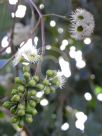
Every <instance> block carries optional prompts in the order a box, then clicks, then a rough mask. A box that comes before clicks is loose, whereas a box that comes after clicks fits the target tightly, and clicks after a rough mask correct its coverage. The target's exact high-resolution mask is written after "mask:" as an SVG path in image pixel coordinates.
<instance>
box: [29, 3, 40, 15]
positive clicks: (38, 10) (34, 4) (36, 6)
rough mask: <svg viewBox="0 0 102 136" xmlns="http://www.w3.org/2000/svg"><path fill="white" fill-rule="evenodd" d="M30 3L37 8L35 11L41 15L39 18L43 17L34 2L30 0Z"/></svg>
mask: <svg viewBox="0 0 102 136" xmlns="http://www.w3.org/2000/svg"><path fill="white" fill-rule="evenodd" d="M29 1H30V3H31V4H32V6H33V7H34V8H35V10H36V11H37V13H38V14H39V16H40V17H42V13H41V12H40V10H39V9H38V7H37V6H36V4H35V3H34V2H33V1H32V0H29Z"/></svg>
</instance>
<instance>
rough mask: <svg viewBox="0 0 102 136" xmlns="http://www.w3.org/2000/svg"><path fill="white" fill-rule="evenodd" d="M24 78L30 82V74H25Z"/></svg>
mask: <svg viewBox="0 0 102 136" xmlns="http://www.w3.org/2000/svg"><path fill="white" fill-rule="evenodd" d="M24 78H25V79H26V80H27V81H28V80H29V79H30V73H28V72H25V73H24Z"/></svg>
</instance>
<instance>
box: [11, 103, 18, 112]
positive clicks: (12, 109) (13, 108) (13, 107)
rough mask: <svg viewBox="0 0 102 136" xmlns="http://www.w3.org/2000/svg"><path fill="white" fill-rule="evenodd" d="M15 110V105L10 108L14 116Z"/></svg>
mask: <svg viewBox="0 0 102 136" xmlns="http://www.w3.org/2000/svg"><path fill="white" fill-rule="evenodd" d="M16 110H17V107H16V105H14V106H12V107H11V108H10V111H11V113H12V114H16Z"/></svg>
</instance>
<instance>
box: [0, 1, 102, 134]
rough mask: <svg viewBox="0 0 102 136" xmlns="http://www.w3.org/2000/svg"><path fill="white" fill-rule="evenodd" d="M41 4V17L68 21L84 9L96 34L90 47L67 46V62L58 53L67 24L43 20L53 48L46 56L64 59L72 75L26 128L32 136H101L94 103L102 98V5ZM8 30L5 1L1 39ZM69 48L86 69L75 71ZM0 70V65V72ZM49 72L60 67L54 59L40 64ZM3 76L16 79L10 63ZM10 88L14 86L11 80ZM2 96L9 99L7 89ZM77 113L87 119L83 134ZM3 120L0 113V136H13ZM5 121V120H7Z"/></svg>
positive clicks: (101, 118) (101, 112)
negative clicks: (78, 53) (66, 125)
mask: <svg viewBox="0 0 102 136" xmlns="http://www.w3.org/2000/svg"><path fill="white" fill-rule="evenodd" d="M23 1H24V0H23ZM41 3H43V4H44V5H45V8H44V9H43V10H41V12H42V13H44V14H46V13H56V14H61V15H63V16H67V17H69V15H70V13H71V11H72V10H73V9H76V8H78V7H81V8H86V9H87V10H89V11H90V12H92V13H93V15H94V17H95V23H96V27H95V33H94V34H93V36H92V37H91V39H92V43H91V45H84V44H83V42H76V41H73V42H69V45H68V46H67V48H66V50H65V51H64V52H65V53H66V54H67V55H68V56H67V57H68V58H66V56H64V55H63V53H62V52H59V49H60V45H61V43H62V40H63V39H68V40H69V41H70V36H69V33H68V31H69V26H70V25H69V22H67V21H66V20H62V19H60V18H58V17H53V16H51V17H46V19H45V21H46V23H45V35H46V45H51V46H52V49H51V50H48V51H46V55H51V56H54V57H55V58H56V59H58V58H59V56H63V57H64V59H65V60H67V61H69V64H70V68H71V73H72V74H71V76H70V77H69V78H68V80H67V82H66V84H65V86H64V88H63V89H62V90H60V89H58V90H57V91H56V94H51V95H48V96H46V98H47V99H48V100H49V105H48V106H46V107H45V108H43V107H42V106H41V105H38V106H37V109H38V111H39V114H38V115H37V116H36V117H34V122H33V124H31V125H27V127H28V128H29V130H30V132H31V133H32V136H33V135H36V136H101V135H102V102H101V101H99V100H98V99H97V96H98V94H100V93H101V94H102V25H101V24H102V23H101V22H102V14H101V13H102V1H101V0H100V1H93V0H79V1H78V0H73V1H71V0H36V4H37V5H38V6H39V5H40V4H41ZM26 5H28V3H26ZM28 13H29V12H28ZM30 15H31V14H30ZM35 15H36V19H37V18H38V17H37V14H36V13H35ZM28 16H29V14H28ZM51 20H55V21H56V26H55V27H54V28H52V27H50V25H49V23H50V21H51ZM17 21H18V19H17ZM19 21H21V22H24V23H25V24H26V23H27V22H26V21H27V19H26V18H23V20H19ZM11 26H12V18H11V16H10V11H9V6H8V3H7V1H3V2H2V3H0V38H1V37H3V35H5V34H6V33H7V32H8V31H9V30H10V28H11ZM59 27H61V28H63V30H64V32H63V33H62V34H59V33H58V28H59ZM37 36H39V37H40V36H41V35H40V31H38V32H37ZM56 39H57V40H56ZM38 46H39V47H41V40H39V42H38ZM71 46H75V47H76V50H81V51H82V53H83V58H84V59H85V61H86V67H85V68H83V69H77V68H76V62H75V60H74V59H72V58H71V57H70V56H69V50H70V47H71ZM55 48H56V49H55ZM5 56H6V54H4V55H3V56H2V58H4V57H5ZM10 57H11V55H7V56H6V58H10ZM1 66H2V64H1V63H0V68H1ZM19 68H20V70H19V75H20V76H21V77H22V72H21V67H19ZM48 68H50V69H58V68H60V66H59V64H58V62H57V61H53V59H52V60H51V59H50V58H49V59H47V60H46V61H44V62H43V64H42V72H43V74H45V72H46V70H47V69H48ZM4 73H12V74H13V77H14V76H15V68H13V67H12V63H10V66H9V70H8V69H6V67H5V69H3V70H2V71H0V74H1V75H2V74H4ZM9 86H10V87H12V86H14V81H13V79H12V80H11V84H9ZM5 92H6V93H7V94H8V95H9V92H8V89H6V91H5V89H4V88H3V87H2V86H0V98H1V97H3V96H4V95H5ZM87 92H88V93H90V94H91V96H92V99H91V100H89V101H88V100H86V99H85V93H87ZM79 111H81V112H84V113H85V114H86V115H87V120H86V122H85V126H84V127H85V129H84V131H81V130H80V129H78V128H76V126H75V123H76V120H77V119H76V116H75V114H76V112H79ZM5 116H6V115H5ZM2 118H4V114H3V112H2V111H0V119H1V121H0V136H3V135H4V134H5V135H7V136H14V134H15V133H16V131H15V130H14V128H13V126H11V124H10V123H7V122H5V120H3V119H2ZM6 118H8V116H7V117H6ZM80 118H81V117H80ZM65 122H68V123H69V129H68V130H66V131H62V130H61V126H62V124H64V123H65Z"/></svg>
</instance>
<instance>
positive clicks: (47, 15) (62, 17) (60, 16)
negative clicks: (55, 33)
mask: <svg viewBox="0 0 102 136" xmlns="http://www.w3.org/2000/svg"><path fill="white" fill-rule="evenodd" d="M49 16H56V17H58V18H61V19H64V20H66V21H70V20H69V19H68V18H67V17H66V16H62V15H59V14H55V13H51V14H50V13H49V14H45V15H43V17H49Z"/></svg>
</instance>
